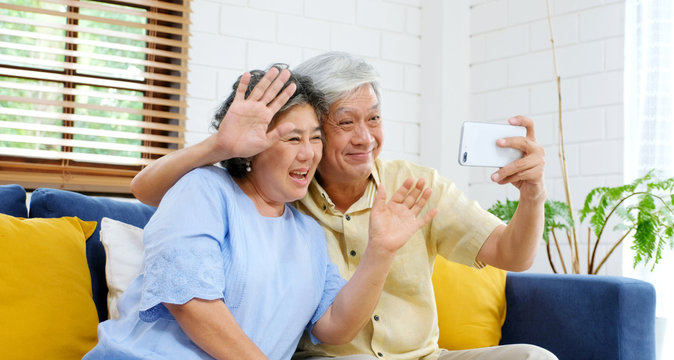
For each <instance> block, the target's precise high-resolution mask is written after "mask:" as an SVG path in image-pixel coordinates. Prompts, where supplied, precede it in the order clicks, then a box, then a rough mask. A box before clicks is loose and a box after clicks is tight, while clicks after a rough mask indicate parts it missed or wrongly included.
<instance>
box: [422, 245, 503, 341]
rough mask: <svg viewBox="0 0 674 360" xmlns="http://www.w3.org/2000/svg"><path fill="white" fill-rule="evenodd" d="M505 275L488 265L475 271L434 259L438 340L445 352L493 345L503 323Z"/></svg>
mask: <svg viewBox="0 0 674 360" xmlns="http://www.w3.org/2000/svg"><path fill="white" fill-rule="evenodd" d="M505 285H506V272H505V271H503V270H501V269H497V268H494V267H491V266H486V267H485V268H483V269H480V270H478V269H475V268H473V267H469V266H466V265H462V264H458V263H455V262H451V261H448V260H446V259H445V258H443V257H441V256H438V257H437V258H436V259H435V267H434V269H433V288H434V290H435V301H436V304H437V308H438V325H439V327H440V339H439V340H438V344H439V345H440V347H441V348H443V349H447V350H463V349H472V348H480V347H487V346H496V345H498V344H499V341H500V340H501V326H503V322H504V321H505V315H506V300H505V299H506V298H505Z"/></svg>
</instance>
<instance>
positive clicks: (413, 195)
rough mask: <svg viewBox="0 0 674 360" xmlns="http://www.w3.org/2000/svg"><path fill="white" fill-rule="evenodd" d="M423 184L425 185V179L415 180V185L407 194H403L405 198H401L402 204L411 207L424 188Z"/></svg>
mask: <svg viewBox="0 0 674 360" xmlns="http://www.w3.org/2000/svg"><path fill="white" fill-rule="evenodd" d="M425 185H426V180H424V179H419V180H417V183H416V185H414V187H413V188H412V190H411V191H409V192H408V193H407V196H405V199H404V200H403V204H404V205H405V206H407V207H408V208H410V209H411V208H412V207H413V206H414V204H416V203H417V200H418V199H419V195H420V194H421V192H422V191H423V190H424V186H425Z"/></svg>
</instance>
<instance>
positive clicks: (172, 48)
mask: <svg viewBox="0 0 674 360" xmlns="http://www.w3.org/2000/svg"><path fill="white" fill-rule="evenodd" d="M0 24H1V25H0V26H1V27H2V29H1V31H0V182H1V183H5V184H7V183H18V184H21V185H23V186H24V187H26V188H29V189H32V188H36V187H58V188H63V189H69V190H77V191H84V192H98V193H129V183H130V181H131V179H132V178H133V176H135V174H136V173H137V172H138V171H139V170H140V169H142V167H143V166H145V165H147V164H148V163H149V162H151V161H152V160H153V159H156V158H158V157H160V156H162V155H164V154H167V153H169V152H171V151H174V150H175V149H178V148H181V147H182V146H183V145H184V132H185V124H184V122H185V108H186V102H185V96H186V84H187V60H188V53H187V49H188V39H189V32H188V31H189V30H188V25H189V1H188V0H183V1H181V0H173V1H171V0H133V1H85V0H13V1H12V0H10V1H7V0H0Z"/></svg>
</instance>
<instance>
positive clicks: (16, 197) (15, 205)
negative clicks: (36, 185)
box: [0, 184, 28, 218]
mask: <svg viewBox="0 0 674 360" xmlns="http://www.w3.org/2000/svg"><path fill="white" fill-rule="evenodd" d="M0 213H2V214H7V215H11V216H16V217H22V218H25V217H28V209H26V190H25V189H24V188H23V187H21V185H16V184H13V185H0Z"/></svg>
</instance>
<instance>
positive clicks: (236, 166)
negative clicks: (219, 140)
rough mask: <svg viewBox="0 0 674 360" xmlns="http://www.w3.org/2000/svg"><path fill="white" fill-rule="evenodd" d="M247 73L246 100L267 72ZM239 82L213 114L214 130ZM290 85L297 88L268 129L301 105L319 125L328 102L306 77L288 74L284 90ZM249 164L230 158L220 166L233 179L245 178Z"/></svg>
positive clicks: (224, 113)
mask: <svg viewBox="0 0 674 360" xmlns="http://www.w3.org/2000/svg"><path fill="white" fill-rule="evenodd" d="M271 67H275V68H277V69H279V71H281V70H283V69H287V68H288V65H286V64H274V65H272V66H271ZM271 67H270V69H271ZM249 72H250V82H249V83H248V88H247V89H246V96H245V97H246V98H247V97H248V95H250V92H251V91H253V88H254V87H255V85H257V83H258V82H260V80H262V78H263V77H264V75H265V74H266V73H267V71H264V70H251V71H249ZM239 81H241V76H239V78H238V79H237V80H236V82H235V83H234V84H233V85H232V93H231V94H230V95H229V97H228V98H227V99H225V101H224V102H223V103H222V104H221V105H220V107H219V108H218V110H217V111H216V112H215V116H214V117H213V120H212V121H211V126H212V127H213V128H214V129H216V130H217V129H218V128H220V123H221V122H222V119H223V118H224V117H225V115H226V114H227V111H229V107H230V106H231V105H232V103H233V102H234V97H235V96H236V89H237V88H238V87H239ZM291 83H294V84H295V85H296V86H297V88H296V90H295V92H294V93H293V94H292V95H291V96H290V99H288V101H287V102H286V103H285V105H283V106H282V107H281V109H280V110H279V111H278V112H277V113H276V114H275V115H274V118H273V119H272V122H271V123H270V125H269V127H270V128H271V127H272V125H273V124H274V122H275V121H276V119H277V118H278V117H279V115H281V114H283V113H284V112H286V111H287V110H289V109H291V108H292V107H293V106H296V105H302V104H308V105H310V106H311V107H312V108H314V112H315V113H316V118H317V119H318V123H319V124H321V123H322V119H323V115H325V114H326V113H327V112H328V106H329V104H328V102H327V101H326V100H325V96H323V93H322V92H321V91H320V90H318V89H317V88H316V86H314V84H313V82H312V81H311V78H310V77H308V76H304V75H299V74H295V73H290V78H289V79H288V81H287V82H286V83H285V85H284V88H285V87H286V86H288V85H289V84H291ZM249 163H250V161H249V159H245V158H231V159H227V160H224V161H221V162H220V164H221V165H222V166H223V167H224V168H226V169H227V171H228V172H229V174H230V175H232V176H233V177H235V178H242V177H244V176H246V173H247V172H248V171H247V169H246V168H247V167H248V166H249Z"/></svg>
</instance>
